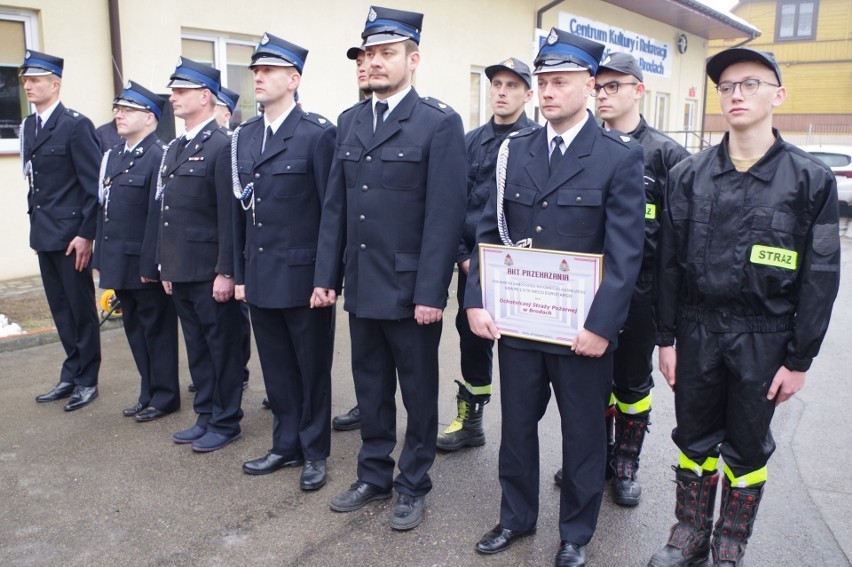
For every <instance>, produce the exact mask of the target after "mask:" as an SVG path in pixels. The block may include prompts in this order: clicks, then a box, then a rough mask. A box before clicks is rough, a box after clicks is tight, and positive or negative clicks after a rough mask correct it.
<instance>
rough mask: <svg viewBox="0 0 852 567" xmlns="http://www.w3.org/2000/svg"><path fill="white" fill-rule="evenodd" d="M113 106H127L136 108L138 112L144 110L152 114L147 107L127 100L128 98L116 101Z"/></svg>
mask: <svg viewBox="0 0 852 567" xmlns="http://www.w3.org/2000/svg"><path fill="white" fill-rule="evenodd" d="M112 105H113V106H126V107H127V108H135V109H136V110H144V111H145V112H150V110H149V109H148V107H147V106H144V105H142V104H139V103H138V102H133V101H132V100H127V99H126V98H119V99H115V100H114V101H113V103H112Z"/></svg>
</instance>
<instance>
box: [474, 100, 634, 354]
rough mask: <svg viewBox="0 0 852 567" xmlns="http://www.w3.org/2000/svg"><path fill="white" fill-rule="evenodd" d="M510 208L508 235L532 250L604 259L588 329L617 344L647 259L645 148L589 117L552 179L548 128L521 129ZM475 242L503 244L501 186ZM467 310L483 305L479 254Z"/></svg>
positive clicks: (520, 342) (512, 159) (512, 146)
mask: <svg viewBox="0 0 852 567" xmlns="http://www.w3.org/2000/svg"><path fill="white" fill-rule="evenodd" d="M509 140H511V141H510V143H509V164H508V170H507V177H506V192H505V201H504V207H505V211H506V220H507V223H508V225H509V236H510V238H511V239H512V240H513V241H514V242H517V241H519V240H521V239H525V238H531V239H532V245H533V248H543V249H550V250H565V251H569V252H585V253H592V254H603V256H604V260H603V269H604V274H603V280H602V282H601V285H600V287H599V288H598V292H597V295H596V296H595V299H594V301H593V302H592V305H591V307H590V308H589V312H588V314H587V318H586V322H585V324H584V325H583V326H584V328H586V329H587V330H589V331H591V332H592V333H595V334H596V335H599V336H601V337H604V338H605V339H607V340H609V341H610V345H609V348H608V350H609V351H611V350H613V349H614V348H615V347H616V345H617V338H618V331H619V329H621V326H622V324H623V323H624V320H625V318H626V317H627V309H628V306H629V305H630V299H631V296H632V295H633V286H634V285H635V282H636V276H637V274H638V273H639V266H640V264H641V261H642V249H643V231H644V224H645V219H644V217H645V214H644V213H645V207H644V202H645V197H644V188H643V181H642V169H643V159H642V148H641V146H640V145H639V144H638V143H636V142H635V141H634V140H632V139H631V138H629V137H628V136H625V135H623V134H619V133H616V132H606V131H605V130H603V129H602V128H601V127H599V126H598V125H597V124H596V123H595V121H594V118H593V117H592V116H591V115H589V117H588V120H587V121H586V124H585V125H584V126H583V127H582V128H581V129H580V132H579V133H578V134H577V137H576V138H575V139H574V141H573V142H572V143H571V145H570V146H569V147H568V149H567V150H566V152H565V156H564V157H563V158H562V159H561V161H560V163H559V166H558V169H557V170H556V171H555V172H554V173H553V175H550V173H549V171H550V169H549V165H548V162H549V149H550V147H549V144H548V140H547V129H546V128H540V129H538V130H535V131H532V130H523V131H521V132H518V133H517V134H515V135H514V136H511V137H510V138H509ZM476 240H477V242H478V243H479V242H484V243H489V244H502V241H501V240H500V236H499V234H498V232H497V185H496V180H495V183H494V184H493V185H492V190H491V199H489V201H488V204H487V205H486V207H485V212H484V213H483V215H482V221H481V222H480V224H479V227H478V228H477V233H476ZM465 306H467V307H482V291H481V288H480V286H479V254H478V252H477V253H474V254H473V256H472V257H471V263H470V273H469V276H468V281H467V291H466V295H465ZM500 340H502V341H505V342H506V344H507V345H510V346H513V347H515V348H522V349H537V350H542V351H545V352H550V353H554V354H571V350H570V349H569V348H568V347H563V346H558V345H551V344H546V343H541V342H535V341H529V340H525V339H518V338H512V337H503V338H502V339H500Z"/></svg>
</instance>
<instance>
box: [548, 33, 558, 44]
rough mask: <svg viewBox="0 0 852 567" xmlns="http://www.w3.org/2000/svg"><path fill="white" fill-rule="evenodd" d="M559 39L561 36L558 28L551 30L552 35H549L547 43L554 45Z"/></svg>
mask: <svg viewBox="0 0 852 567" xmlns="http://www.w3.org/2000/svg"><path fill="white" fill-rule="evenodd" d="M557 41H559V36H558V35H557V33H556V30H550V35H549V36H547V45H553V44H554V43H556V42H557Z"/></svg>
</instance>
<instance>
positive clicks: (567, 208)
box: [556, 188, 603, 236]
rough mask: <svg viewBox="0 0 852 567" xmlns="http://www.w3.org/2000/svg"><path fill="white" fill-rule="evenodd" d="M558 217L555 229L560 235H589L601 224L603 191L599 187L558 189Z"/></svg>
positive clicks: (598, 228)
mask: <svg viewBox="0 0 852 567" xmlns="http://www.w3.org/2000/svg"><path fill="white" fill-rule="evenodd" d="M556 204H557V205H558V211H559V217H558V220H557V222H556V231H557V232H558V233H559V234H560V235H562V236H589V235H591V234H594V233H595V232H596V231H598V230H600V227H601V225H602V224H603V191H601V190H600V189H573V188H572V189H559V190H558V192H557V194H556Z"/></svg>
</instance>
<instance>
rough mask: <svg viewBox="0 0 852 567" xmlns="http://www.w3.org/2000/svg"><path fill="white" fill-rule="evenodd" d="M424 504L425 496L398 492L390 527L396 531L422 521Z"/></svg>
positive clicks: (413, 526) (411, 527)
mask: <svg viewBox="0 0 852 567" xmlns="http://www.w3.org/2000/svg"><path fill="white" fill-rule="evenodd" d="M425 505H426V497H425V496H410V495H408V494H400V495H399V497H397V499H396V506H395V507H394V509H393V515H391V521H390V524H391V527H392V528H393V529H395V530H398V531H405V530H410V529H413V528H416V527H417V526H419V525H420V522H422V521H423V507H424V506H425Z"/></svg>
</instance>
